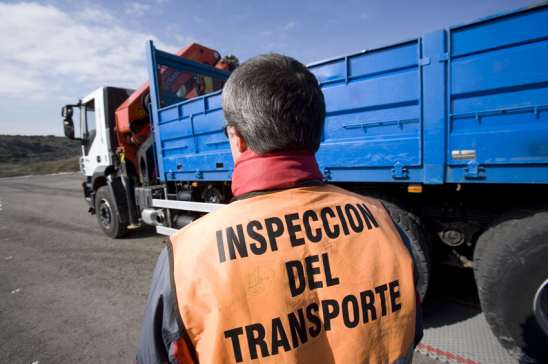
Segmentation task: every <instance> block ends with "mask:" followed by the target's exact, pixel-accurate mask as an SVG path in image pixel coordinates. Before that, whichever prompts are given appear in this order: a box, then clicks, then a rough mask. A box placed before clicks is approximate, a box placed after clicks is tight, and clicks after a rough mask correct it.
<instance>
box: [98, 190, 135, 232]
mask: <svg viewBox="0 0 548 364" xmlns="http://www.w3.org/2000/svg"><path fill="white" fill-rule="evenodd" d="M95 214H96V215H97V222H99V226H100V227H101V229H102V230H103V232H104V233H105V234H107V235H108V236H110V237H111V238H114V239H117V238H121V237H123V236H124V235H125V234H126V233H127V226H126V225H125V224H123V223H122V222H121V221H120V215H119V214H118V206H117V205H116V200H115V199H114V196H112V194H111V193H110V189H109V188H108V186H102V187H100V188H99V189H98V190H97V194H96V195H95Z"/></svg>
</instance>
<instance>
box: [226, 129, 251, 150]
mask: <svg viewBox="0 0 548 364" xmlns="http://www.w3.org/2000/svg"><path fill="white" fill-rule="evenodd" d="M227 133H228V135H229V136H230V137H231V138H232V141H233V143H234V146H235V147H236V150H237V151H238V152H240V153H243V152H245V151H246V150H247V143H246V142H245V139H244V138H243V137H242V135H241V134H240V133H239V132H238V130H237V129H236V128H235V127H233V126H229V127H228V129H227Z"/></svg>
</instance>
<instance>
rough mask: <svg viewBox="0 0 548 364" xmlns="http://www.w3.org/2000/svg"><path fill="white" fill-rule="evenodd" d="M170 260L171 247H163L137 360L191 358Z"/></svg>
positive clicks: (149, 295)
mask: <svg viewBox="0 0 548 364" xmlns="http://www.w3.org/2000/svg"><path fill="white" fill-rule="evenodd" d="M170 264H171V259H170V251H169V249H168V248H164V249H163V250H162V252H161V253H160V257H159V258H158V262H157V263H156V268H155V269H154V273H153V275H152V284H151V287H150V292H149V294H148V300H147V304H146V308H145V315H144V319H143V323H142V327H141V337H140V339H139V344H138V347H137V363H179V364H187V362H192V361H193V360H186V359H185V357H186V355H185V353H188V350H186V349H187V347H186V346H185V345H186V343H185V340H183V339H184V337H183V336H184V335H183V334H184V331H183V330H182V328H181V324H180V319H179V313H178V312H179V311H178V307H177V300H176V297H175V289H174V288H173V285H172V281H171V280H172V278H171V266H170Z"/></svg>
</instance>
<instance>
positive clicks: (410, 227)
mask: <svg viewBox="0 0 548 364" xmlns="http://www.w3.org/2000/svg"><path fill="white" fill-rule="evenodd" d="M382 203H383V205H384V206H385V207H386V210H387V211H388V213H389V214H390V216H391V217H392V221H394V223H395V224H396V225H398V227H399V228H400V229H401V231H402V232H403V233H404V234H405V235H406V236H407V240H408V241H409V244H410V248H411V249H410V250H411V254H412V256H413V261H414V263H415V274H416V275H417V283H416V289H417V293H418V294H419V297H420V299H421V302H423V300H424V297H425V296H426V293H427V292H428V285H429V283H430V275H431V272H432V259H431V247H430V242H429V241H428V240H427V238H426V234H425V233H424V230H423V227H422V224H421V221H420V219H419V218H418V216H416V215H414V214H412V213H411V212H409V211H406V210H404V209H402V208H400V207H398V206H396V205H395V204H394V203H392V202H388V201H386V200H382Z"/></svg>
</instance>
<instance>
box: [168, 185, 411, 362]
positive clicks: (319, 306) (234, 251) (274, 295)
mask: <svg viewBox="0 0 548 364" xmlns="http://www.w3.org/2000/svg"><path fill="white" fill-rule="evenodd" d="M171 250H172V257H173V262H172V267H173V277H172V279H173V282H174V286H175V287H174V288H175V291H176V297H177V304H178V310H179V314H180V321H181V323H180V324H182V325H183V326H184V329H185V331H186V334H187V335H188V339H189V340H187V342H190V343H191V345H192V346H193V348H192V349H193V350H195V353H196V355H195V357H197V358H198V360H199V361H201V362H203V363H229V362H250V361H253V360H256V361H257V362H264V363H267V362H268V363H303V362H306V363H335V362H336V363H395V362H400V361H403V360H404V359H403V358H409V354H410V353H412V350H413V343H414V335H415V305H416V301H415V287H414V279H413V263H412V259H411V256H410V254H409V252H408V251H407V249H406V248H405V246H404V244H403V243H402V241H401V238H400V236H399V234H398V232H397V230H396V228H395V226H394V225H393V222H392V220H391V219H390V217H389V215H388V213H387V212H386V210H385V208H384V206H383V205H382V204H381V203H380V202H379V201H377V200H375V199H372V198H368V197H364V196H361V195H358V194H355V193H351V192H348V191H346V190H343V189H340V188H338V187H335V186H332V185H321V186H310V187H296V188H291V189H287V190H283V191H279V192H271V193H268V194H262V195H258V196H255V197H250V198H247V199H243V200H238V201H235V202H233V203H231V204H229V205H227V206H226V207H223V208H221V209H219V210H217V211H215V212H213V213H210V214H208V215H206V216H204V217H202V218H200V219H198V220H197V221H195V222H194V223H192V224H190V225H188V226H187V227H185V228H183V229H182V230H180V231H179V232H177V233H176V234H175V235H173V236H172V237H171Z"/></svg>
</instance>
